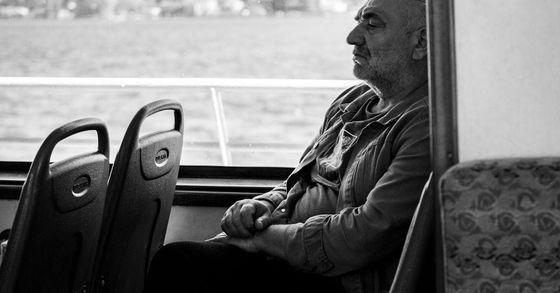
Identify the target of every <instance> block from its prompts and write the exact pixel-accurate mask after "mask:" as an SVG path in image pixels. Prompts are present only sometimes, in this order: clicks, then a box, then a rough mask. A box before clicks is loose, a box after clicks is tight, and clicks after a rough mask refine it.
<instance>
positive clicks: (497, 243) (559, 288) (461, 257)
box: [440, 158, 560, 293]
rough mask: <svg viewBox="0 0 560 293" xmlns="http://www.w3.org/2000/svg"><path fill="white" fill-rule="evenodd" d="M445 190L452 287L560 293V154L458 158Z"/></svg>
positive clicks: (445, 179)
mask: <svg viewBox="0 0 560 293" xmlns="http://www.w3.org/2000/svg"><path fill="white" fill-rule="evenodd" d="M440 187H441V192H440V199H441V204H442V206H443V207H442V209H441V211H442V225H443V227H442V233H443V237H444V239H445V241H444V253H445V256H444V269H445V285H446V292H481V293H482V292H520V293H521V292H522V293H529V292H560V158H533V159H503V160H485V161H473V162H466V163H460V164H458V165H456V166H454V167H452V168H451V169H449V170H448V171H447V172H446V173H445V174H444V176H442V178H441V181H440Z"/></svg>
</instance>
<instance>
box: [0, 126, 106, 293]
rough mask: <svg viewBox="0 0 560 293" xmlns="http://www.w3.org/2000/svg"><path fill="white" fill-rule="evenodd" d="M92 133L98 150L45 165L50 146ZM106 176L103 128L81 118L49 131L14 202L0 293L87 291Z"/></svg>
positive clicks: (102, 204)
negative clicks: (18, 196)
mask: <svg viewBox="0 0 560 293" xmlns="http://www.w3.org/2000/svg"><path fill="white" fill-rule="evenodd" d="M86 130H95V131H96V132H97V136H98V151H97V152H95V153H89V154H82V155H78V156H75V157H72V158H69V159H65V160H63V161H59V162H56V163H52V164H50V159H51V154H52V152H53V149H54V147H55V146H56V145H57V143H58V142H59V141H61V140H62V139H64V138H66V137H68V136H71V135H73V134H75V133H78V132H82V131H86ZM108 175H109V136H108V133H107V129H106V127H105V124H104V123H103V122H101V121H100V120H97V119H82V120H77V121H74V122H71V123H68V124H66V125H64V126H62V127H60V128H58V129H56V130H54V131H53V132H52V133H51V134H50V135H49V136H48V137H47V138H46V139H45V141H44V142H43V144H42V145H41V147H40V149H39V151H38V153H37V155H36V157H35V159H34V160H33V163H32V165H31V169H30V170H29V173H28V175H27V179H26V181H25V184H24V185H23V189H22V192H21V195H20V198H19V204H18V209H17V212H16V216H15V219H14V224H13V226H12V229H11V233H10V238H9V241H8V245H7V249H6V254H5V256H4V260H3V262H2V265H1V267H0V292H2V293H12V292H18V293H19V292H33V293H40V292H49V293H50V292H61V293H68V292H89V289H90V284H89V282H90V278H91V274H92V271H93V264H94V256H95V250H96V248H97V244H98V237H99V232H100V228H101V219H102V215H103V207H104V204H105V192H106V189H107V178H108Z"/></svg>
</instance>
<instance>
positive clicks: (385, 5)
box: [347, 0, 423, 88]
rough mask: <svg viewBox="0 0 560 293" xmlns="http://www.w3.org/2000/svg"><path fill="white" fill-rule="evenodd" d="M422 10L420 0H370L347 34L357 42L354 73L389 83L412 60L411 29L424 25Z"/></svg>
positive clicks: (384, 84) (352, 42)
mask: <svg viewBox="0 0 560 293" xmlns="http://www.w3.org/2000/svg"><path fill="white" fill-rule="evenodd" d="M419 13H420V14H419ZM421 13H423V3H421V2H419V1H415V0H369V1H368V2H367V3H366V4H365V5H364V6H363V7H362V8H361V9H360V10H359V11H358V14H357V15H356V21H357V24H356V27H355V28H354V29H353V30H352V31H351V32H350V34H349V35H348V38H347V41H348V43H349V44H350V45H354V75H355V76H356V77H357V78H359V79H362V80H365V81H369V82H371V83H372V84H373V85H375V86H377V87H381V88H383V87H387V86H389V87H390V86H391V84H392V83H393V82H395V81H396V80H397V79H398V78H399V77H400V74H402V73H403V70H404V69H406V67H407V66H408V65H409V64H410V62H412V52H413V49H414V47H415V45H416V42H415V40H414V37H413V35H412V33H411V32H412V31H414V30H416V29H419V27H416V26H421V25H423V24H421V23H419V19H418V17H419V16H421Z"/></svg>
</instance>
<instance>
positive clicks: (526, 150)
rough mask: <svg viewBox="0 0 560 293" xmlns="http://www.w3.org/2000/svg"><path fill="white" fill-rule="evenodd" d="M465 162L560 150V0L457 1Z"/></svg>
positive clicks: (462, 155) (460, 124) (459, 101)
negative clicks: (559, 111) (559, 110)
mask: <svg viewBox="0 0 560 293" xmlns="http://www.w3.org/2000/svg"><path fill="white" fill-rule="evenodd" d="M454 7H455V9H454V14H455V15H454V22H455V46H456V49H455V53H456V56H455V57H456V68H457V71H456V73H457V80H456V81H457V116H458V122H457V123H458V135H459V141H458V143H459V160H460V161H466V160H472V159H486V158H500V157H525V156H558V155H560V147H559V145H560V135H558V134H559V132H560V131H559V130H558V128H557V125H560V115H558V109H560V82H558V77H560V54H558V48H560V38H558V36H560V18H559V17H558V12H559V11H560V1H557V0H537V1H522V0H473V1H454Z"/></svg>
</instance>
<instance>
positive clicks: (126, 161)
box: [96, 100, 183, 293]
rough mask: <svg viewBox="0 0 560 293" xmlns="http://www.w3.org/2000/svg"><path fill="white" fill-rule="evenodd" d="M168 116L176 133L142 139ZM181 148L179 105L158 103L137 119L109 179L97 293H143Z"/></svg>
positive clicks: (170, 198)
mask: <svg viewBox="0 0 560 293" xmlns="http://www.w3.org/2000/svg"><path fill="white" fill-rule="evenodd" d="M164 110H171V111H174V117H175V125H174V128H173V129H171V130H168V131H162V132H157V133H151V134H148V135H146V136H143V137H139V133H140V127H141V125H142V123H143V122H144V120H145V119H146V118H147V117H148V116H150V115H152V114H154V113H157V112H160V111H164ZM182 146H183V113H182V108H181V105H180V104H179V103H177V102H174V101H172V100H160V101H156V102H153V103H151V104H148V105H146V106H144V107H143V108H141V109H140V110H139V111H138V113H137V114H136V115H135V116H134V118H133V120H132V122H131V123H130V125H129V127H128V129H127V131H126V134H125V136H124V138H123V141H122V144H121V147H120V150H119V153H118V154H117V157H116V159H115V164H114V166H113V169H112V171H111V175H110V179H109V186H108V189H107V204H106V207H105V215H104V220H103V228H102V236H101V244H100V248H99V250H98V255H97V260H96V265H97V266H98V267H97V269H96V288H97V290H96V291H97V292H127V293H128V292H130V293H133V292H141V291H142V289H143V286H144V277H145V275H146V274H147V271H148V266H149V264H150V260H151V259H152V257H153V255H154V254H155V252H156V251H157V249H158V248H160V247H161V246H162V245H163V241H164V237H165V232H166V229H167V223H168V220H169V215H170V212H171V205H172V203H173V197H174V193H175V185H176V183H177V175H178V172H179V165H180V160H181V152H182Z"/></svg>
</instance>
